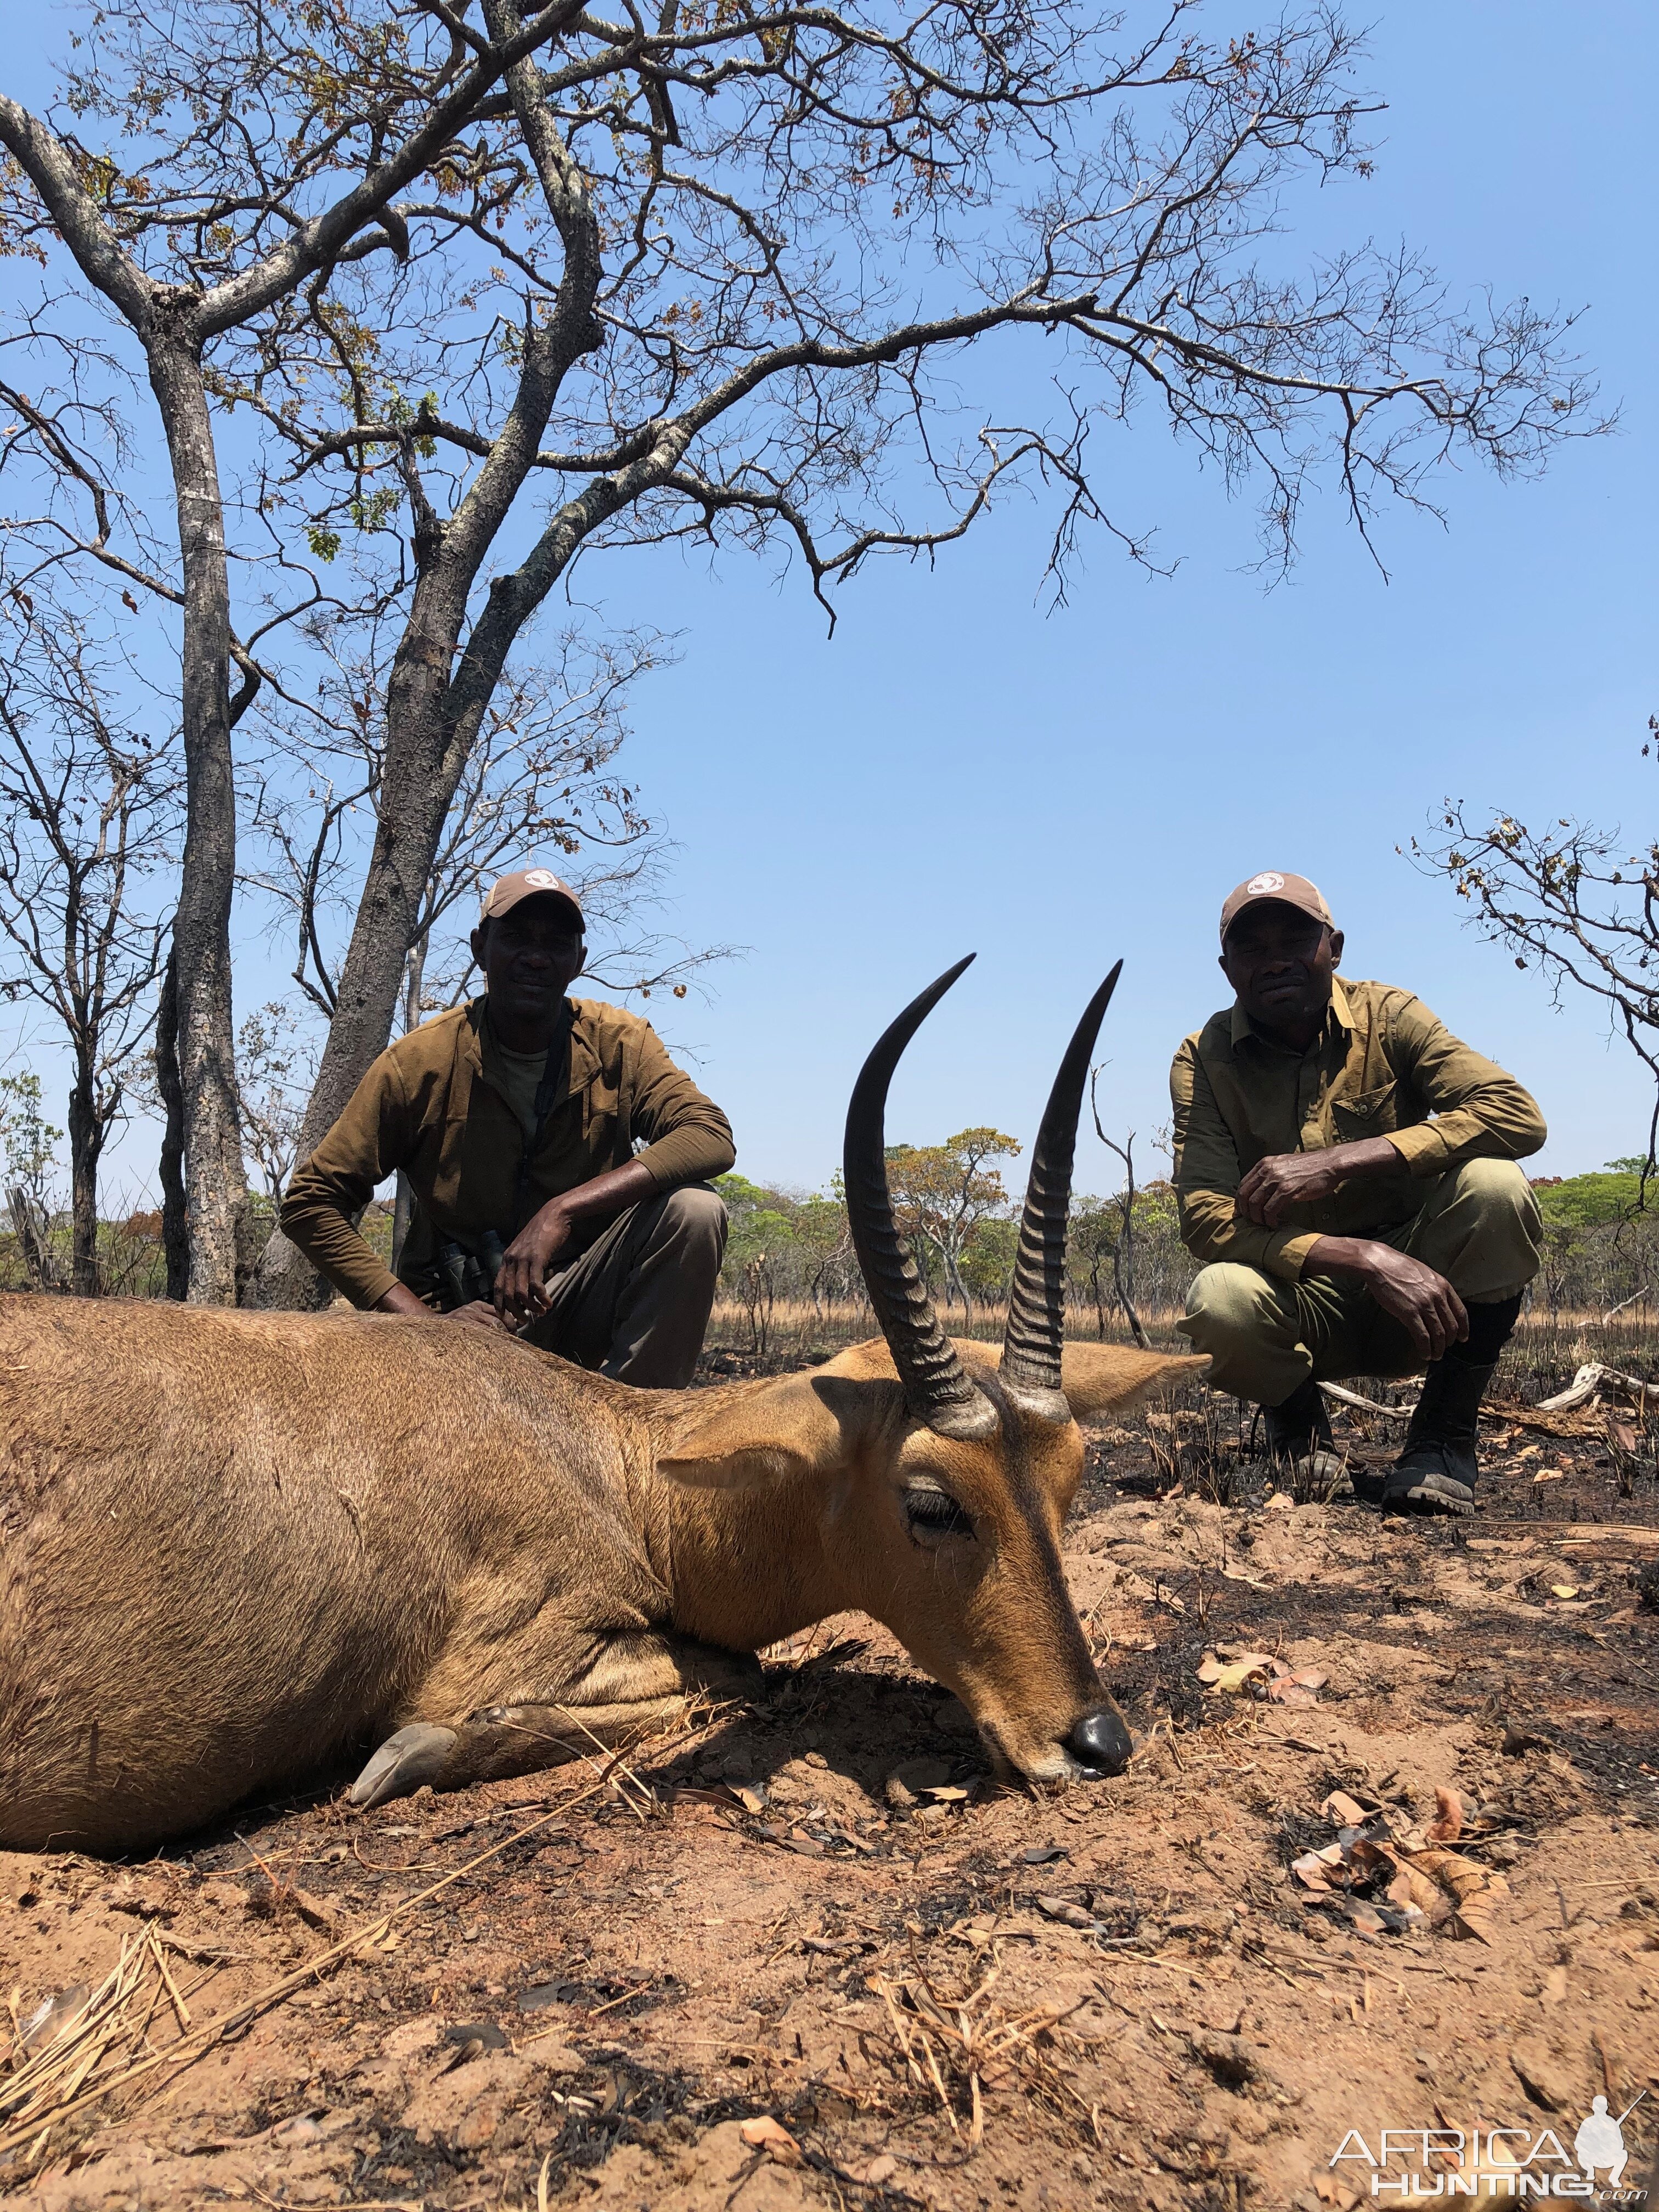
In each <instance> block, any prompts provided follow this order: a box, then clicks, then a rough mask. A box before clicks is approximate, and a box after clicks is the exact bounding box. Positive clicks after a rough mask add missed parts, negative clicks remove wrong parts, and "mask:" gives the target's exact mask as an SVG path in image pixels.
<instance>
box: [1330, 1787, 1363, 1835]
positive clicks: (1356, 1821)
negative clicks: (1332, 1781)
mask: <svg viewBox="0 0 1659 2212" xmlns="http://www.w3.org/2000/svg"><path fill="white" fill-rule="evenodd" d="M1319 1809H1320V1811H1321V1812H1322V1814H1324V1816H1325V1818H1326V1819H1327V1820H1328V1821H1329V1822H1330V1824H1331V1826H1333V1827H1334V1828H1363V1827H1364V1825H1365V1812H1364V1807H1363V1806H1361V1805H1357V1804H1356V1803H1355V1802H1354V1801H1353V1799H1352V1797H1350V1796H1349V1795H1348V1793H1347V1791H1346V1790H1332V1792H1331V1794H1330V1796H1328V1798H1327V1799H1326V1800H1325V1802H1324V1803H1323V1804H1322V1806H1321V1807H1320V1808H1319Z"/></svg>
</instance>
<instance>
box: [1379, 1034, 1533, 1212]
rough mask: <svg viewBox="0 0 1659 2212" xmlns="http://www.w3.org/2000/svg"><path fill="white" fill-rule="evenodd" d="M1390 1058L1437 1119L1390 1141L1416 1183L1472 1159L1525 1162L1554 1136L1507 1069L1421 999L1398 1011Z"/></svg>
mask: <svg viewBox="0 0 1659 2212" xmlns="http://www.w3.org/2000/svg"><path fill="white" fill-rule="evenodd" d="M1391 1011H1392V1017H1393V1018H1392V1022H1391V1025H1390V1027H1391V1039H1390V1042H1391V1050H1390V1054H1389V1057H1390V1058H1391V1059H1392V1060H1394V1061H1395V1064H1396V1066H1398V1067H1399V1069H1400V1072H1401V1075H1402V1076H1404V1077H1406V1078H1407V1079H1408V1080H1409V1081H1410V1083H1411V1085H1412V1088H1413V1090H1414V1091H1416V1093H1417V1095H1418V1097H1419V1098H1420V1099H1421V1100H1422V1101H1423V1103H1424V1104H1425V1106H1426V1107H1427V1108H1428V1109H1429V1111H1430V1113H1431V1114H1432V1115H1433V1116H1434V1119H1433V1121H1419V1123H1418V1124H1417V1125H1416V1127H1413V1128H1410V1129H1401V1130H1399V1131H1397V1132H1396V1133H1395V1135H1394V1136H1393V1137H1392V1138H1391V1139H1389V1141H1390V1142H1391V1143H1392V1145H1393V1146H1394V1148H1395V1151H1396V1152H1398V1153H1399V1154H1400V1156H1401V1158H1402V1159H1403V1160H1404V1161H1405V1163H1406V1164H1407V1167H1408V1168H1409V1169H1410V1170H1411V1171H1412V1173H1413V1175H1415V1176H1435V1175H1440V1174H1442V1173H1443V1171H1444V1170H1446V1169H1447V1168H1457V1167H1462V1164H1463V1163H1464V1161H1465V1160H1523V1159H1525V1158H1527V1157H1528V1154H1529V1153H1532V1152H1538V1151H1540V1150H1541V1149H1542V1146H1543V1143H1544V1139H1545V1138H1546V1137H1547V1135H1548V1134H1549V1131H1548V1128H1547V1125H1546V1123H1545V1121H1544V1116H1543V1115H1542V1114H1541V1112H1540V1110H1539V1107H1538V1102H1537V1100H1536V1099H1535V1098H1534V1097H1532V1095H1531V1093H1530V1092H1529V1091H1524V1090H1523V1089H1522V1086H1521V1085H1520V1084H1518V1083H1517V1082H1516V1079H1515V1078H1514V1077H1513V1076H1512V1075H1511V1074H1510V1073H1509V1071H1508V1069H1507V1068H1503V1067H1500V1066H1498V1063H1497V1061H1496V1060H1488V1059H1487V1058H1486V1054H1484V1053H1480V1052H1476V1051H1475V1050H1474V1048H1472V1047H1471V1046H1469V1045H1467V1044H1465V1043H1464V1042H1463V1041H1462V1038H1461V1037H1455V1036H1453V1035H1452V1033H1451V1031H1450V1030H1449V1029H1448V1028H1447V1027H1446V1024H1444V1023H1443V1021H1441V1020H1439V1019H1438V1018H1437V1017H1436V1016H1435V1015H1433V1014H1431V1012H1429V1009H1428V1008H1427V1007H1426V1006H1425V1005H1424V1004H1423V1001H1422V1000H1420V999H1415V998H1409V997H1407V998H1403V1000H1402V1001H1401V1003H1400V1004H1398V1005H1396V1006H1395V1007H1393V1009H1392V1010H1391Z"/></svg>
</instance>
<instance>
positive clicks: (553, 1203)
mask: <svg viewBox="0 0 1659 2212" xmlns="http://www.w3.org/2000/svg"><path fill="white" fill-rule="evenodd" d="M574 1233H575V1223H574V1220H573V1219H572V1218H571V1214H570V1209H569V1207H568V1206H567V1205H566V1204H565V1201H564V1200H563V1199H562V1198H550V1199H549V1200H548V1202H547V1204H546V1205H545V1206H543V1208H542V1209H541V1211H540V1212H539V1213H532V1215H531V1217H530V1218H529V1220H528V1221H526V1224H525V1225H524V1227H523V1228H522V1229H521V1230H520V1231H519V1233H518V1235H517V1236H516V1237H514V1238H513V1242H512V1243H510V1244H509V1245H508V1246H507V1251H506V1254H505V1255H504V1256H503V1258H502V1261H501V1267H500V1268H499V1270H498V1271H497V1273H496V1276H495V1313H496V1315H497V1316H498V1317H499V1318H500V1320H501V1322H502V1324H503V1325H504V1326H505V1327H507V1328H522V1327H523V1325H524V1324H525V1322H527V1321H533V1320H534V1319H535V1317H536V1316H537V1315H538V1313H540V1311H541V1310H542V1309H543V1307H544V1305H545V1304H547V1291H546V1287H545V1285H546V1282H547V1271H548V1269H549V1268H550V1267H551V1266H552V1264H553V1262H554V1261H556V1259H557V1258H558V1256H559V1255H560V1254H561V1253H562V1251H563V1250H564V1249H565V1247H566V1246H567V1245H568V1243H569V1242H570V1240H571V1238H572V1237H573V1236H574Z"/></svg>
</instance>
